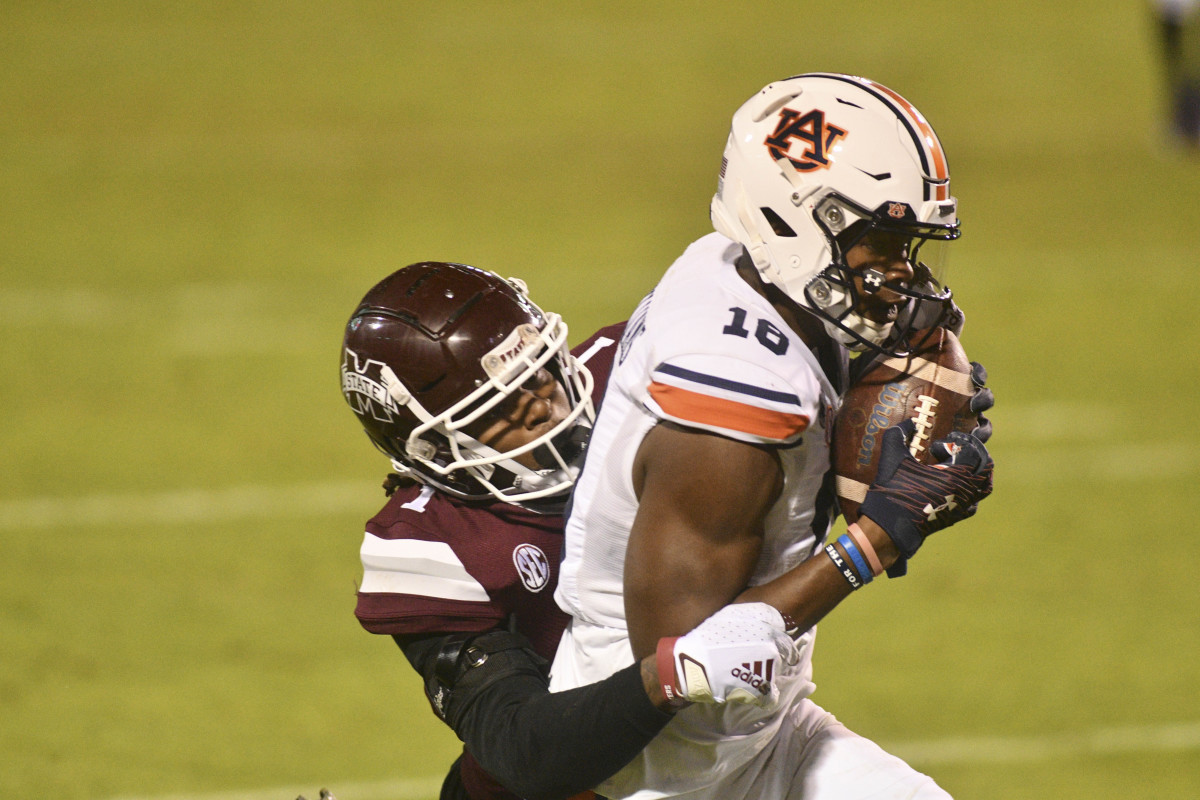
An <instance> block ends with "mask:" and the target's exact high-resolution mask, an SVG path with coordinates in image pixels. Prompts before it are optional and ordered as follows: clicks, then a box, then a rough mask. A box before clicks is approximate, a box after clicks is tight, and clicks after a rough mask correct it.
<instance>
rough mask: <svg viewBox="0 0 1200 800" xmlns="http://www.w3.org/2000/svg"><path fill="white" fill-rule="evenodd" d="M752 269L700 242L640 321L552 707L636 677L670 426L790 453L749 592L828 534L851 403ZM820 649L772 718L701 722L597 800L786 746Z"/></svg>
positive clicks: (678, 722)
mask: <svg viewBox="0 0 1200 800" xmlns="http://www.w3.org/2000/svg"><path fill="white" fill-rule="evenodd" d="M740 253H741V246H740V245H738V244H736V243H734V242H732V241H731V240H729V239H727V238H725V237H724V236H722V235H720V234H715V233H714V234H710V235H708V236H705V237H703V238H701V239H700V240H698V241H696V242H695V243H693V244H692V245H691V246H690V247H689V248H688V249H687V250H686V251H685V252H684V253H683V255H682V256H680V258H679V259H678V260H677V261H676V262H675V263H674V264H673V265H672V266H671V268H670V269H669V270H668V271H667V273H666V275H665V276H664V277H663V279H662V281H661V282H660V283H659V284H658V286H657V287H656V288H655V289H654V291H653V292H652V293H651V294H650V295H649V296H647V297H646V299H645V300H643V301H642V303H641V305H640V306H639V307H638V309H637V311H636V312H635V313H634V315H633V316H632V317H631V318H630V320H629V323H628V326H627V328H626V331H625V335H624V338H623V339H622V341H621V344H620V347H619V350H618V353H617V362H616V364H615V365H614V367H613V373H612V375H611V377H610V379H609V384H608V389H607V391H606V393H605V395H604V401H603V405H602V407H601V412H600V415H599V419H598V420H597V424H596V427H595V430H594V432H593V435H592V438H591V442H590V444H589V449H588V454H587V462H586V466H585V468H584V470H583V473H582V475H581V476H580V480H579V482H578V483H577V485H576V488H575V493H574V498H573V500H572V510H571V516H570V519H569V520H568V523H567V531H566V542H565V545H564V553H565V555H564V560H563V564H562V568H561V571H560V579H559V584H558V589H557V591H556V593H555V599H556V600H557V601H558V604H559V606H560V607H561V608H562V609H563V610H564V611H566V612H567V613H569V614H570V615H571V616H572V622H571V623H570V626H569V628H568V630H567V632H566V633H565V634H564V637H563V641H562V643H561V645H560V647H559V650H558V654H557V656H556V659H555V662H554V669H553V673H552V684H551V688H552V690H554V691H559V690H562V689H568V688H571V687H573V686H579V685H583V684H587V683H592V682H594V681H597V680H601V679H603V678H605V677H607V676H608V675H610V674H612V673H613V672H615V671H617V670H618V669H621V668H623V667H625V666H627V665H629V664H631V663H633V653H632V650H631V648H630V645H629V636H628V630H627V626H626V619H625V607H624V600H623V596H622V576H623V573H624V566H625V552H626V546H627V544H628V539H629V531H630V529H631V527H632V524H633V520H634V516H635V515H636V513H637V507H638V504H637V499H636V496H635V494H634V490H633V479H632V472H633V471H632V466H633V460H634V456H635V455H636V453H637V450H638V447H639V445H640V444H641V441H642V439H643V437H645V435H646V434H647V432H649V431H650V429H651V428H653V427H654V426H655V425H656V424H657V423H659V422H660V421H663V420H669V421H671V422H674V423H678V424H679V425H683V426H686V427H691V428H697V429H700V430H705V431H712V432H716V433H719V434H721V435H724V436H728V437H732V438H734V439H739V440H742V441H746V442H752V443H756V444H767V445H773V446H778V447H779V457H780V461H781V464H782V466H783V472H784V489H783V492H782V494H781V496H780V498H779V500H778V501H777V502H776V503H775V505H774V506H773V507H772V508H771V509H770V511H769V514H768V517H767V522H766V526H765V539H764V543H763V549H762V553H761V555H760V557H759V560H758V563H757V565H756V567H755V569H754V572H753V576H752V578H751V581H750V583H751V585H759V584H762V583H766V582H767V581H770V580H772V579H774V578H776V577H778V576H779V575H781V574H782V573H784V572H786V571H788V570H789V569H791V568H792V567H794V566H796V565H797V564H799V563H800V562H802V561H804V560H805V559H807V558H809V557H811V556H812V555H814V554H815V553H816V552H817V551H818V549H819V548H820V547H821V545H822V544H823V541H824V539H825V537H826V535H827V534H828V530H829V524H830V521H831V519H830V515H831V508H829V507H828V506H826V507H825V508H818V505H826V501H825V500H824V499H822V501H821V502H820V503H819V502H818V496H819V494H820V493H821V489H822V484H823V482H824V479H825V474H826V472H827V471H828V469H829V436H830V434H829V424H830V422H831V420H832V418H833V414H834V412H835V411H836V409H837V405H838V403H839V397H838V395H837V392H836V391H835V389H834V387H833V386H832V385H831V384H830V382H829V380H828V379H827V378H826V376H825V374H824V373H823V371H822V370H821V367H820V365H819V364H818V362H817V359H816V357H815V356H814V355H813V354H812V353H811V352H810V350H809V349H808V347H807V346H806V345H805V344H804V342H803V341H802V340H801V339H800V337H799V336H797V335H796V334H795V333H794V332H793V331H792V330H791V329H790V328H789V327H788V325H787V323H786V322H785V321H784V320H783V318H782V317H781V316H780V315H779V314H778V312H777V311H776V310H775V309H774V307H773V306H772V305H771V304H770V303H769V302H768V301H767V300H766V299H765V298H763V297H762V296H761V295H759V294H758V293H757V292H756V291H755V290H754V289H753V288H752V287H751V286H750V285H749V284H747V283H746V282H745V281H744V280H742V278H741V277H740V276H738V274H737V272H736V268H735V260H736V259H737V257H738V255H739V254H740ZM696 469H697V470H703V469H704V465H703V464H697V465H696ZM828 499H829V500H832V497H831V496H830V497H829V498H828ZM811 642H812V637H811V636H808V637H807V639H806V640H804V641H803V642H801V644H802V651H801V652H802V658H801V661H800V663H799V664H797V665H796V666H795V667H792V668H787V669H785V671H784V673H783V675H781V676H780V678H779V679H778V682H779V683H780V689H781V699H780V704H779V705H778V706H777V707H776V708H775V709H760V708H758V707H751V706H744V705H734V704H729V705H724V706H704V705H695V706H691V707H689V708H687V709H685V710H684V711H682V712H680V713H679V714H678V715H677V716H676V718H675V720H674V721H673V722H672V723H671V724H670V725H668V726H667V728H666V729H665V730H664V731H663V733H662V734H660V735H659V736H658V737H657V738H656V739H655V740H654V742H652V743H651V745H650V747H648V748H647V749H646V750H645V751H644V752H643V753H642V755H640V756H639V757H638V758H637V759H635V760H634V761H633V762H632V763H631V764H630V765H629V766H628V767H627V768H626V769H625V770H623V771H622V772H621V773H618V775H617V776H614V778H613V779H612V780H610V781H608V782H606V783H605V784H604V785H603V786H602V787H600V789H599V790H600V791H601V793H602V794H604V795H605V796H606V797H613V798H622V797H628V796H632V795H633V793H634V790H636V789H638V788H639V787H644V788H645V792H644V793H639V794H637V797H639V798H640V797H647V798H649V797H656V796H663V795H664V794H667V795H674V794H679V793H681V792H686V791H690V790H693V789H695V788H697V787H701V786H706V785H711V784H712V783H713V782H714V781H717V780H719V779H721V776H723V775H724V776H728V775H730V774H732V773H736V772H737V771H738V770H739V769H741V768H742V767H743V766H744V765H745V764H746V763H747V762H748V761H749V760H750V759H751V758H753V757H755V756H756V754H759V753H760V751H762V750H763V748H764V747H765V746H766V744H767V742H769V740H770V738H771V737H772V736H774V734H775V732H776V731H777V729H778V727H779V726H780V725H781V724H782V720H781V717H782V716H784V714H783V713H782V711H781V710H782V709H785V708H787V707H788V706H789V705H791V704H794V703H796V702H798V701H799V700H800V699H801V698H802V697H805V696H807V695H808V694H810V693H811V692H812V689H813V685H812V683H811V672H812V668H811Z"/></svg>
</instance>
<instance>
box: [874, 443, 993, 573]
mask: <svg viewBox="0 0 1200 800" xmlns="http://www.w3.org/2000/svg"><path fill="white" fill-rule="evenodd" d="M915 431H916V426H915V424H914V423H913V421H912V420H905V421H904V422H902V423H900V424H899V425H895V426H893V427H891V428H888V429H887V430H886V431H884V432H883V443H882V444H881V446H880V453H879V468H878V470H877V472H876V473H875V482H874V483H873V484H872V485H871V488H870V490H868V492H867V497H866V499H865V500H863V503H862V506H861V507H860V508H859V514H861V515H862V516H865V517H869V518H870V519H871V520H873V521H874V522H875V523H876V524H877V525H879V527H881V528H883V529H884V531H885V532H886V533H887V535H888V536H889V537H891V540H892V541H893V542H894V543H895V544H896V548H897V549H898V550H899V551H900V559H899V560H898V561H897V562H896V564H895V565H893V566H892V567H891V568H889V569H888V575H889V576H890V577H893V578H895V577H899V576H900V575H903V574H904V573H905V572H906V571H907V561H908V559H909V558H912V556H913V555H914V554H915V553H916V552H917V549H918V548H920V546H921V545H922V544H923V543H924V541H925V538H926V537H927V536H930V535H931V534H933V533H936V532H937V531H940V530H942V529H943V528H948V527H950V526H951V525H953V524H954V523H956V522H959V521H960V520H964V519H966V518H967V517H970V516H971V515H973V514H974V513H975V511H976V510H977V509H978V507H979V501H980V500H982V499H983V498H985V497H987V496H988V495H989V494H991V493H992V469H993V466H994V465H993V462H992V457H991V456H990V455H988V451H987V448H986V447H984V445H983V442H981V441H980V440H979V439H978V438H976V437H975V436H971V435H968V434H965V433H959V432H957V431H954V432H952V433H950V434H949V435H948V436H947V437H946V438H945V439H939V440H937V441H936V442H934V443H933V445H931V446H930V448H929V450H930V455H931V456H932V457H933V459H934V463H933V464H922V463H921V462H919V461H917V460H916V459H915V458H913V457H912V456H911V455H910V454H909V452H908V442H909V440H911V439H912V436H913V433H914V432H915Z"/></svg>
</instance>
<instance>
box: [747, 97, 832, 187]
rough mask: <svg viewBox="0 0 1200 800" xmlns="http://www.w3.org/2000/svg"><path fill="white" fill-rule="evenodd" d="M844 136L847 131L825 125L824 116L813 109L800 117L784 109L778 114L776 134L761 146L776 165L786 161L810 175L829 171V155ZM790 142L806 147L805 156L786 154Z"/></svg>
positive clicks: (789, 148)
mask: <svg viewBox="0 0 1200 800" xmlns="http://www.w3.org/2000/svg"><path fill="white" fill-rule="evenodd" d="M845 135H846V131H844V130H842V129H841V128H839V127H837V126H836V125H830V124H829V123H827V122H826V121H825V112H824V111H821V110H820V109H816V108H814V109H813V110H812V111H809V112H807V113H804V114H802V113H800V112H799V111H795V110H793V109H790V108H785V109H783V110H782V111H780V112H779V122H778V124H776V126H775V131H774V132H773V133H772V134H771V135H770V136H768V137H767V139H766V142H764V144H766V146H767V150H768V151H770V153H771V158H774V159H775V160H777V161H778V160H779V159H781V158H786V159H787V160H788V161H790V162H792V166H793V167H795V168H796V169H797V170H799V171H800V172H811V171H813V170H817V169H829V164H830V161H829V152H830V150H832V149H833V146H834V144H835V143H836V142H837V141H838V140H839V139H841V138H842V137H843V136H845ZM793 139H797V140H799V141H800V142H802V143H803V144H804V145H805V149H804V152H803V153H801V154H800V156H799V157H798V158H797V157H793V156H791V155H790V154H789V151H790V150H791V147H792V140H793Z"/></svg>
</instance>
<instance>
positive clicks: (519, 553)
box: [513, 544, 550, 592]
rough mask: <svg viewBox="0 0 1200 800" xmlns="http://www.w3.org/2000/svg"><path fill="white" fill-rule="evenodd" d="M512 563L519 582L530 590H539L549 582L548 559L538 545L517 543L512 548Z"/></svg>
mask: <svg viewBox="0 0 1200 800" xmlns="http://www.w3.org/2000/svg"><path fill="white" fill-rule="evenodd" d="M513 564H514V565H515V566H516V568H517V574H518V575H520V576H521V583H523V584H525V588H526V589H528V590H529V591H531V592H540V591H541V590H542V589H545V588H546V584H548V583H550V559H548V558H546V554H545V553H543V552H542V549H541V548H540V547H537V546H536V545H532V544H521V545H517V548H516V549H515V550H513Z"/></svg>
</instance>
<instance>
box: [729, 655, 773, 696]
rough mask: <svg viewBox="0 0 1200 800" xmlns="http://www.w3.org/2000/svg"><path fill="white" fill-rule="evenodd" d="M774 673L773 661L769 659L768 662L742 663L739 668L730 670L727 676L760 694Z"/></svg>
mask: <svg viewBox="0 0 1200 800" xmlns="http://www.w3.org/2000/svg"><path fill="white" fill-rule="evenodd" d="M774 672H775V660H774V659H771V660H769V661H754V662H750V661H746V662H743V663H742V665H741V666H740V667H734V668H733V669H731V670H730V671H729V674H730V675H732V676H733V677H735V678H737V679H738V680H741V681H744V682H745V683H748V684H750V685H751V686H753V687H754V688H755V689H758V690H759V691H760V692H761V691H763V690H764V688H765V687H766V686H767V685H768V684H770V682H771V677H772V676H773V675H774Z"/></svg>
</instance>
